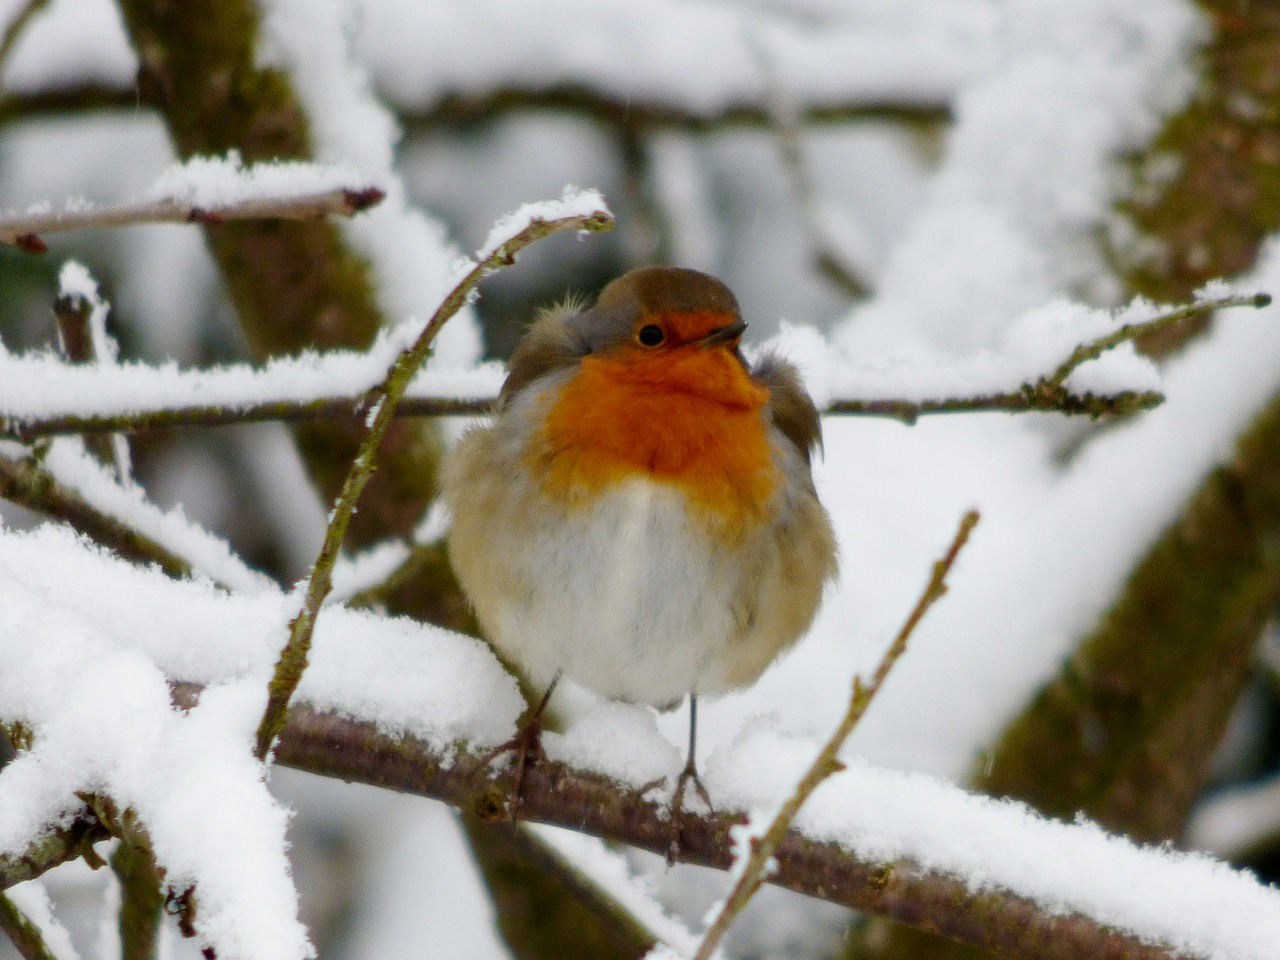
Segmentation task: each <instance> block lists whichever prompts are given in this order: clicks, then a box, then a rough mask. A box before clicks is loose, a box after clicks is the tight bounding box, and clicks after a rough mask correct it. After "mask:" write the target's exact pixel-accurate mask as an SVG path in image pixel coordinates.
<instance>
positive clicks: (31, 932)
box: [0, 893, 58, 960]
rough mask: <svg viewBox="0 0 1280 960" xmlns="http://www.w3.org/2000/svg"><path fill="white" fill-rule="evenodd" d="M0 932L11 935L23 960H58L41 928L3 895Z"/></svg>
mask: <svg viewBox="0 0 1280 960" xmlns="http://www.w3.org/2000/svg"><path fill="white" fill-rule="evenodd" d="M0 930H3V931H4V932H5V933H7V934H8V935H9V939H10V940H11V941H13V945H14V947H15V948H17V951H18V953H19V954H21V955H22V958H23V960H58V957H57V956H56V955H55V954H54V952H53V951H52V950H50V949H49V946H48V944H46V943H45V942H44V934H42V933H41V932H40V928H39V927H38V926H37V925H36V924H34V923H33V922H31V920H30V919H28V918H27V917H26V916H25V915H24V914H23V912H22V911H21V910H19V909H18V906H17V904H15V903H14V902H13V900H12V899H10V898H9V897H8V896H6V895H5V894H3V893H0Z"/></svg>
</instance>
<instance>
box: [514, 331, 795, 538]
mask: <svg viewBox="0 0 1280 960" xmlns="http://www.w3.org/2000/svg"><path fill="white" fill-rule="evenodd" d="M768 399H769V392H768V390H766V389H765V388H763V387H760V386H758V385H757V384H755V383H753V382H752V380H751V378H750V377H749V376H748V375H747V373H746V371H745V370H744V369H743V368H742V364H741V363H740V362H739V361H738V360H737V358H736V357H734V356H733V355H732V354H731V353H730V352H729V351H728V350H725V349H705V348H702V347H700V346H696V345H693V346H687V347H680V348H676V349H674V350H669V351H663V352H649V351H640V350H635V351H619V352H617V353H614V354H608V355H601V356H589V357H586V358H584V359H583V361H582V365H581V368H580V370H579V372H578V374H577V375H576V376H575V377H574V378H573V379H572V380H570V381H569V382H568V383H567V384H566V385H565V386H564V388H562V389H561V390H560V392H559V393H558V394H557V395H556V396H555V397H554V398H549V403H550V407H549V409H548V411H547V414H546V418H545V420H544V426H543V428H542V430H541V431H540V435H539V436H537V437H535V439H534V442H533V443H532V444H531V446H530V451H529V456H530V457H531V458H533V459H534V461H535V462H534V463H531V464H530V466H531V467H532V468H533V469H535V471H537V473H538V474H539V475H540V476H542V477H543V478H544V485H545V489H546V491H547V493H548V494H550V495H552V496H555V497H557V498H560V499H564V500H568V501H570V502H579V503H583V504H586V503H588V502H589V501H590V499H591V498H592V496H593V495H594V494H597V493H598V492H600V491H601V490H602V489H606V488H608V487H609V486H611V485H613V484H617V483H619V482H622V481H624V480H626V479H629V478H631V477H636V476H643V477H647V478H650V479H653V480H655V481H658V482H661V483H666V484H670V485H672V486H674V487H677V488H679V489H680V490H682V491H683V492H684V493H685V494H686V495H687V497H688V499H689V503H690V505H691V506H692V507H694V508H695V510H697V511H698V512H699V513H701V514H703V515H704V516H705V517H706V518H707V519H712V520H715V521H718V525H719V526H721V527H722V531H723V532H726V533H728V532H731V531H732V530H734V529H741V528H742V525H743V524H745V523H748V522H749V521H751V520H752V519H758V518H759V516H760V515H761V513H762V511H763V510H764V509H765V507H766V505H767V503H768V501H769V500H770V498H771V497H772V495H773V493H774V490H775V488H776V485H777V483H778V482H779V476H778V467H777V465H776V464H775V463H774V461H773V456H772V454H771V452H770V449H769V441H768V436H767V434H766V432H765V427H764V419H763V416H762V409H763V407H764V405H765V404H766V403H767V402H768Z"/></svg>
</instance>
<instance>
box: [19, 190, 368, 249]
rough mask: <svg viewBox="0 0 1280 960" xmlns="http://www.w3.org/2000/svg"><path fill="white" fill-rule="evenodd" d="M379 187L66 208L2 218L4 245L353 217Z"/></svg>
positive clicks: (40, 244) (41, 244)
mask: <svg viewBox="0 0 1280 960" xmlns="http://www.w3.org/2000/svg"><path fill="white" fill-rule="evenodd" d="M382 198H383V193H382V191H381V190H379V189H378V188H377V187H373V186H367V187H360V188H358V189H347V188H344V189H335V190H323V191H320V192H317V193H307V194H300V195H297V196H292V197H254V198H247V199H243V200H239V201H236V202H234V203H228V204H225V205H223V204H219V205H218V206H216V207H197V206H194V205H193V204H190V203H187V202H184V201H181V200H174V199H163V200H147V201H134V202H132V203H122V204H118V205H116V206H111V207H98V206H68V207H67V208H65V209H63V210H48V211H41V212H38V213H10V214H5V215H3V216H0V243H4V244H8V245H10V246H15V247H19V248H21V249H23V250H26V251H28V252H30V253H44V251H45V250H47V249H48V248H47V247H46V246H45V243H44V241H43V240H42V239H41V234H46V233H60V232H64V231H67V230H87V229H91V228H101V227H124V226H131V225H133V224H139V223H199V224H204V225H205V226H217V225H220V224H223V223H227V222H229V221H232V220H317V219H319V218H320V217H324V216H328V215H330V214H337V215H339V216H344V217H349V216H352V215H353V214H356V213H359V212H360V211H361V210H367V209H368V208H369V207H372V206H374V205H375V204H377V203H379V202H381V200H382Z"/></svg>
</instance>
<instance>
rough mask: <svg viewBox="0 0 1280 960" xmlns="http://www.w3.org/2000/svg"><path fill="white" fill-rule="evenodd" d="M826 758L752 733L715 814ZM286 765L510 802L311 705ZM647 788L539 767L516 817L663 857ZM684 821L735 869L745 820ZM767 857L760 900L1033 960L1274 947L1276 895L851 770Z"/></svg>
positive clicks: (801, 744) (1178, 858) (466, 772)
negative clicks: (879, 919) (787, 898)
mask: <svg viewBox="0 0 1280 960" xmlns="http://www.w3.org/2000/svg"><path fill="white" fill-rule="evenodd" d="M637 728H641V725H640V724H639V723H637ZM641 729H643V728H641ZM570 734H572V731H570ZM597 734H598V731H597ZM628 743H629V748H632V749H640V748H637V747H636V744H635V743H634V742H631V741H629V742H628ZM548 746H552V743H550V742H549V744H548ZM668 749H670V748H668ZM816 750H817V745H816V744H813V743H809V742H805V741H799V740H797V739H795V738H792V737H788V736H785V735H782V734H779V733H777V732H776V731H771V730H767V729H766V730H755V731H748V732H746V733H745V734H744V735H742V736H740V738H739V740H738V741H737V742H736V743H735V745H734V746H732V747H731V748H730V749H729V751H727V754H721V755H713V757H712V760H711V763H710V765H709V769H710V774H711V775H710V776H709V778H708V787H709V788H710V789H711V793H712V799H713V802H714V803H715V806H716V809H717V810H720V811H726V810H746V809H759V808H761V807H772V806H776V805H777V803H778V802H779V800H780V799H781V798H782V797H783V796H785V795H786V794H787V793H788V792H789V791H790V790H791V789H792V785H793V784H794V782H795V780H796V779H798V777H799V775H800V772H801V771H800V769H799V768H800V767H802V766H803V765H804V764H805V763H806V762H807V758H808V757H811V756H813V755H814V753H815V752H816ZM276 760H277V762H279V763H282V764H284V765H286V766H291V767H296V768H298V769H301V770H306V771H308V772H311V773H315V774H319V775H322V776H331V777H339V778H342V779H345V780H352V781H356V782H362V783H369V784H374V785H377V786H382V787H388V788H391V789H395V790H398V791H402V792H408V793H416V794H419V795H422V796H428V797H434V798H436V799H440V800H443V801H445V802H447V803H450V804H453V805H456V806H459V807H462V808H463V809H468V810H472V811H477V810H479V811H484V810H485V809H487V808H486V803H491V804H492V813H493V814H494V815H498V814H499V813H500V811H501V808H502V799H501V798H503V797H505V796H506V795H507V792H508V791H509V789H510V784H509V783H508V782H506V779H507V777H508V776H509V774H504V775H503V777H502V778H500V779H499V780H497V781H487V780H486V779H485V778H486V774H487V768H485V767H484V766H483V765H482V764H480V763H478V762H477V759H476V753H475V752H467V753H462V754H459V753H449V754H448V755H446V756H443V757H442V756H441V755H439V754H438V753H437V752H435V751H432V750H431V749H429V748H424V746H423V745H422V744H419V743H416V742H414V741H413V740H408V739H398V738H395V737H391V736H387V735H385V734H383V733H381V732H379V731H378V729H377V728H376V726H374V725H372V724H370V723H362V722H358V721H354V720H351V719H347V718H343V717H339V716H335V715H333V714H332V713H327V712H323V711H318V710H315V709H313V708H310V707H307V706H301V707H299V708H297V709H296V710H295V711H294V712H293V713H292V714H291V717H290V722H289V725H288V727H287V728H286V731H285V733H284V734H283V735H282V737H281V739H280V742H279V744H278V747H277V752H276ZM671 772H674V770H673V771H671ZM640 786H642V785H640V784H627V785H622V786H620V785H619V784H618V783H616V782H614V781H611V780H610V779H608V778H607V777H605V776H603V775H601V774H599V773H595V772H593V771H592V770H589V769H583V768H582V767H575V766H571V765H569V764H566V763H563V762H558V761H552V762H549V763H545V764H543V763H540V764H538V765H536V766H534V767H532V768H530V769H529V770H528V771H526V773H525V779H524V784H523V788H522V797H523V805H522V808H521V810H522V816H524V817H526V818H527V819H529V820H532V821H536V822H540V823H546V824H551V825H556V826H561V827H565V828H568V829H571V830H578V831H582V832H585V833H588V834H592V835H595V836H599V837H602V838H605V839H608V840H614V841H621V842H623V843H627V844H630V845H632V846H636V847H640V848H643V849H647V850H650V851H652V852H654V853H657V854H663V855H664V854H665V853H666V851H667V848H668V846H669V844H670V834H671V828H670V820H669V811H668V810H667V809H666V808H665V807H664V806H662V805H661V804H658V803H653V802H650V801H647V800H645V799H644V798H643V797H641V796H640V793H639V788H640ZM484 788H487V789H484ZM482 789H483V792H481V791H482ZM685 816H686V820H685V824H684V829H683V832H682V841H681V851H680V855H679V859H681V860H682V861H684V862H688V863H696V864H700V865H703V866H710V867H717V868H719V869H728V868H729V867H730V866H731V864H732V862H733V838H732V831H733V829H734V828H735V827H736V826H738V825H739V824H740V823H741V817H740V816H728V815H725V814H723V813H722V814H720V815H716V816H705V815H700V814H693V813H686V814H685ZM774 858H775V859H776V862H777V869H776V871H774V872H772V873H771V874H770V875H769V877H768V878H767V881H766V882H768V883H771V884H774V885H777V886H781V887H784V888H787V889H790V890H795V891H798V892H801V893H806V894H809V895H811V896H816V897H820V898H822V899H826V900H830V901H832V902H835V903H841V904H844V905H846V906H850V907H853V908H855V909H858V910H862V911H865V912H868V913H873V914H876V915H878V916H883V917H887V918H890V919H894V920H898V921H901V922H903V923H907V924H909V925H913V926H916V927H918V928H923V929H930V930H933V931H936V932H940V933H942V934H944V935H946V936H949V937H952V938H954V939H957V940H961V941H963V942H966V943H970V944H974V945H976V946H982V947H986V948H990V949H994V950H996V951H998V952H1003V953H1005V954H1007V955H1017V956H1020V957H1025V958H1040V960H1051V958H1052V960H1060V958H1063V957H1079V958H1085V957H1094V956H1124V957H1128V958H1130V960H1174V958H1205V960H1208V958H1216V957H1219V956H1229V957H1232V958H1233V960H1263V958H1266V957H1269V956H1271V951H1272V949H1273V945H1274V942H1275V940H1274V938H1275V937H1276V936H1280V895H1278V894H1277V893H1276V892H1275V891H1274V890H1272V889H1270V888H1268V887H1265V886H1263V885H1262V884H1260V883H1258V882H1257V881H1256V880H1255V879H1254V878H1253V877H1252V876H1251V875H1249V874H1248V873H1244V872H1236V871H1233V870H1232V869H1231V868H1230V867H1228V866H1227V865H1226V864H1223V863H1221V862H1219V861H1216V860H1213V859H1211V858H1209V857H1205V856H1201V855H1193V854H1182V853H1175V852H1171V851H1169V850H1167V849H1163V848H1156V847H1139V846H1137V845H1134V844H1132V843H1131V842H1129V841H1127V840H1125V839H1123V838H1119V837H1115V836H1110V835H1107V834H1106V833H1104V832H1103V831H1102V830H1101V829H1099V828H1097V827H1095V826H1093V825H1091V824H1087V823H1075V824H1067V823H1062V822H1058V821H1052V820H1046V819H1044V818H1042V817H1040V816H1039V815H1037V814H1036V813H1034V812H1033V811H1031V810H1030V809H1028V808H1027V807H1025V806H1023V805H1022V804H1018V803H1014V802H1010V801H997V800H993V799H990V798H986V797H981V796H977V795H973V794H969V793H967V792H965V791H963V790H961V789H960V788H958V787H956V786H954V785H951V784H947V783H944V782H942V781H938V780H935V779H933V778H931V777H927V776H924V775H922V774H908V773H900V772H896V771H889V770H878V769H874V768H871V767H867V766H864V765H862V764H859V763H853V764H850V765H849V769H847V770H846V771H844V772H842V773H839V774H836V775H835V776H833V777H832V778H831V779H830V780H828V781H827V782H826V783H824V785H823V786H822V788H821V790H820V791H819V792H818V794H817V795H816V796H815V797H814V809H812V810H811V811H809V812H802V813H801V815H800V817H799V819H798V823H797V826H796V827H795V828H793V829H792V830H791V831H790V832H788V833H787V834H786V836H785V837H783V839H782V840H781V841H780V842H779V844H778V846H777V847H776V848H775V851H774Z"/></svg>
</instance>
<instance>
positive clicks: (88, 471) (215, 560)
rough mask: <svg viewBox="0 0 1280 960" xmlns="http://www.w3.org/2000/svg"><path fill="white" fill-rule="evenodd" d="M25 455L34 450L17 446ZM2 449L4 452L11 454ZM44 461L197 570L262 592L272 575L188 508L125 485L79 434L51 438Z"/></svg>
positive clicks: (90, 499) (92, 501)
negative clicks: (166, 505) (165, 505)
mask: <svg viewBox="0 0 1280 960" xmlns="http://www.w3.org/2000/svg"><path fill="white" fill-rule="evenodd" d="M14 453H15V454H16V455H17V456H18V457H21V458H25V457H26V456H28V455H29V454H28V452H27V451H25V450H23V449H21V448H17V449H16V450H15V451H14ZM7 455H8V453H7V450H6V449H5V448H0V456H7ZM41 465H42V466H43V467H44V468H45V469H46V470H47V471H48V473H49V475H50V476H51V477H52V478H53V479H54V480H56V481H57V482H58V483H60V484H62V486H64V487H66V488H67V489H69V490H72V491H74V492H75V493H78V494H79V495H80V496H81V498H83V499H84V501H85V502H86V503H88V504H89V505H90V506H92V507H94V508H95V509H97V510H98V511H99V512H100V513H103V514H105V515H106V516H109V517H112V518H114V519H116V520H119V521H120V522H121V523H123V524H124V525H125V526H126V527H128V528H129V529H132V530H136V531H138V532H139V533H141V534H143V535H144V536H146V537H149V538H150V539H151V540H153V541H155V542H156V543H158V544H160V545H161V546H162V547H165V548H166V549H167V550H169V551H170V552H171V553H173V554H176V555H177V556H179V557H181V558H182V559H183V560H186V561H187V562H188V563H189V564H190V565H191V568H192V569H193V570H195V571H196V572H197V573H201V574H203V575H205V576H207V577H209V578H210V579H212V580H214V581H216V582H217V583H220V584H223V585H224V586H226V587H229V588H231V589H235V590H243V591H248V592H256V591H259V590H263V589H266V588H267V587H268V586H269V585H270V580H269V579H268V578H267V577H265V576H264V575H263V574H261V573H258V572H256V571H254V570H251V569H250V568H249V567H248V566H246V565H245V563H244V561H243V560H241V559H240V558H239V557H238V556H237V555H236V554H235V553H234V552H233V551H232V550H231V547H230V545H229V544H228V543H227V542H226V541H225V540H224V539H222V538H221V537H218V536H216V535H214V534H211V533H209V532H208V531H206V530H204V529H202V528H200V527H199V526H197V525H195V524H193V523H192V522H191V521H189V520H188V519H187V518H186V516H185V514H184V513H183V510H182V507H181V506H178V507H175V508H174V509H172V510H168V511H164V510H161V509H159V508H158V507H156V506H155V505H154V504H153V503H151V502H150V501H149V500H148V499H147V497H146V494H145V493H144V492H143V491H142V490H141V489H140V488H139V487H137V486H134V485H133V484H129V485H127V486H126V485H123V484H121V483H120V482H119V481H118V480H117V478H116V477H115V476H114V475H113V471H111V470H108V469H107V468H105V467H104V466H103V465H102V464H101V463H100V462H99V461H98V460H97V459H95V458H94V457H93V456H91V455H90V454H89V453H88V452H87V451H86V450H85V448H84V443H83V441H81V440H80V438H78V437H59V438H57V439H55V440H53V441H51V442H50V444H49V447H48V449H47V450H46V451H45V453H44V456H43V457H42V458H41Z"/></svg>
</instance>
